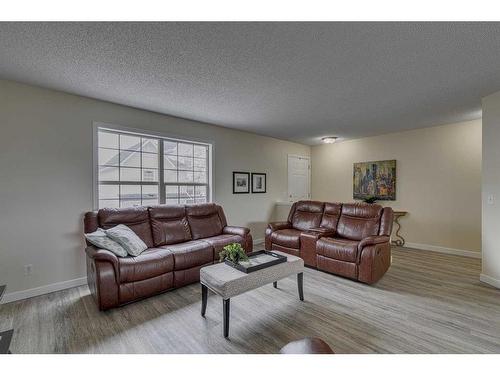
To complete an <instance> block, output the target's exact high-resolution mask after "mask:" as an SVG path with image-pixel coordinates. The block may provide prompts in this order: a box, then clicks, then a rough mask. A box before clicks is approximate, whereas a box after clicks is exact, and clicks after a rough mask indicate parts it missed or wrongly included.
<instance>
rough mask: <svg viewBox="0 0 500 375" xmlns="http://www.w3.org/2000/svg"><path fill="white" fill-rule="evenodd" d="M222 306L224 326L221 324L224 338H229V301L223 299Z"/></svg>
mask: <svg viewBox="0 0 500 375" xmlns="http://www.w3.org/2000/svg"><path fill="white" fill-rule="evenodd" d="M222 304H223V313H224V324H223V329H224V337H228V336H229V306H230V299H229V298H228V299H225V300H222Z"/></svg>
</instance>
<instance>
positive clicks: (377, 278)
mask: <svg viewBox="0 0 500 375" xmlns="http://www.w3.org/2000/svg"><path fill="white" fill-rule="evenodd" d="M215 18H216V19H215V20H213V21H212V22H69V21H68V22H40V19H38V22H19V20H20V19H29V18H23V17H17V18H16V20H17V22H0V50H1V51H2V58H1V59H0V99H1V100H0V123H1V132H2V136H1V137H0V150H1V151H0V176H1V178H0V181H1V182H0V197H1V199H0V212H2V215H1V218H0V238H1V241H0V299H1V301H0V337H1V338H0V349H1V350H0V352H1V351H2V350H3V352H5V353H12V354H13V355H12V356H8V357H9V358H11V357H13V358H15V357H22V356H17V355H16V354H215V355H216V354H279V353H283V354H287V353H292V354H320V353H321V354H326V353H328V354H333V355H330V356H322V357H325V358H330V359H329V360H331V361H335V358H341V357H342V355H343V354H372V353H379V354H387V353H395V354H451V353H453V354H471V353H474V354H479V353H488V354H498V353H499V352H500V328H499V327H500V324H499V323H500V322H499V320H498V317H499V316H500V315H499V312H500V299H499V297H500V290H499V288H500V255H499V254H500V253H499V252H498V250H497V245H496V244H497V243H498V240H499V238H498V236H500V234H498V230H497V228H496V227H497V225H496V223H497V222H498V219H499V217H498V216H499V214H497V213H496V205H497V199H499V197H498V194H497V192H498V189H499V188H500V178H499V177H498V173H497V168H496V166H497V164H498V162H497V161H498V160H499V159H500V154H499V152H500V151H497V150H499V149H500V147H499V146H500V144H499V143H500V137H499V135H500V134H499V132H500V131H499V130H498V122H499V121H500V110H499V108H500V71H499V70H498V61H500V52H499V51H500V38H499V36H500V23H498V22H490V23H487V22H432V23H430V22H395V23H393V22H334V21H331V22H216V20H217V19H218V18H217V17H215ZM320 18H321V17H320ZM110 19H113V18H112V17H111V18H110ZM235 19H237V20H239V18H238V17H236V18H235ZM400 19H405V18H404V17H402V18H400ZM127 20H130V19H127ZM294 20H295V18H294ZM101 21H102V19H101ZM215 357H216V358H217V356H215ZM271 357H279V356H271ZM282 357H286V356H281V357H280V358H282ZM302 357H303V358H305V357H312V356H302ZM2 358H5V357H2ZM368 361H369V360H368ZM304 363H305V362H304ZM366 364H367V365H369V362H366ZM443 364H444V366H446V362H443ZM339 366H340V364H339Z"/></svg>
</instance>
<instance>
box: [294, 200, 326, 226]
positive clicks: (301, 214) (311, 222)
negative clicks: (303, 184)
mask: <svg viewBox="0 0 500 375" xmlns="http://www.w3.org/2000/svg"><path fill="white" fill-rule="evenodd" d="M324 206H325V204H324V203H323V202H316V201H299V202H297V203H296V204H295V211H294V213H293V216H292V218H291V222H292V226H293V227H294V228H295V229H299V230H308V229H311V228H318V227H319V225H320V223H321V218H322V216H323V208H324Z"/></svg>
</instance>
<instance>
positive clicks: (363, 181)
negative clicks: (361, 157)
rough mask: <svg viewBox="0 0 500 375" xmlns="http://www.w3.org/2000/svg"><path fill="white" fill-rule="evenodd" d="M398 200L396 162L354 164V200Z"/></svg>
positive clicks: (382, 161) (383, 161)
mask: <svg viewBox="0 0 500 375" xmlns="http://www.w3.org/2000/svg"><path fill="white" fill-rule="evenodd" d="M371 197H375V199H377V200H386V201H394V200H396V160H381V161H369V162H363V163H354V171H353V198H354V199H367V198H371Z"/></svg>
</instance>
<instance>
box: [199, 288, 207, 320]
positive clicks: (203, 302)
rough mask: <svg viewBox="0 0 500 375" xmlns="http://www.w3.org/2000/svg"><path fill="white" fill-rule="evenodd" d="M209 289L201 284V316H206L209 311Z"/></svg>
mask: <svg viewBox="0 0 500 375" xmlns="http://www.w3.org/2000/svg"><path fill="white" fill-rule="evenodd" d="M207 300H208V288H207V287H206V286H205V285H203V284H201V316H205V312H206V311H207Z"/></svg>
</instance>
